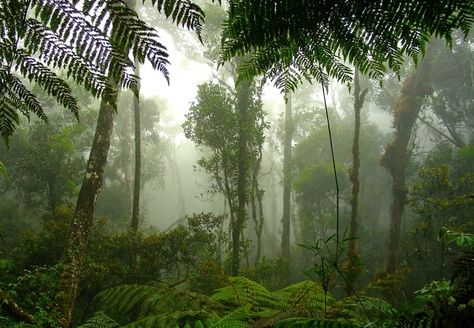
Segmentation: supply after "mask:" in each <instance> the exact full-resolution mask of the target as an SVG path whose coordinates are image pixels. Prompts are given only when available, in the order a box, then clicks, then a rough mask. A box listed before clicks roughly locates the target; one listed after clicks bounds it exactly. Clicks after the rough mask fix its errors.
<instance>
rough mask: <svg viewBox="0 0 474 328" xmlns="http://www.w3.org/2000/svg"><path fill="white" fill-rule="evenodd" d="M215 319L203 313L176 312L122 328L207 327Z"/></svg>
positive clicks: (144, 319) (147, 318)
mask: <svg viewBox="0 0 474 328" xmlns="http://www.w3.org/2000/svg"><path fill="white" fill-rule="evenodd" d="M216 320H217V317H216V316H215V315H213V314H210V313H207V312H205V311H176V312H173V313H167V314H160V315H151V316H147V317H145V318H143V319H140V320H137V321H134V322H131V323H129V324H127V325H125V326H124V328H142V327H151V328H161V327H177V328H178V327H209V326H212V322H213V321H216Z"/></svg>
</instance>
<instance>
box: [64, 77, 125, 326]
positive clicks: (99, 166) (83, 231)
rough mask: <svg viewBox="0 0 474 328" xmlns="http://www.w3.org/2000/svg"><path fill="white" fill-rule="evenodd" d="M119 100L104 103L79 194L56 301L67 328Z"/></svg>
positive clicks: (100, 186) (102, 103)
mask: <svg viewBox="0 0 474 328" xmlns="http://www.w3.org/2000/svg"><path fill="white" fill-rule="evenodd" d="M110 85H111V87H112V88H113V89H115V90H116V89H117V84H116V83H115V82H112V83H110ZM116 97H117V95H116V94H115V96H114V98H113V99H110V100H109V102H106V101H105V100H102V102H101V104H100V109H99V117H98V119H97V127H96V132H95V136H94V140H93V142H92V148H91V151H90V155H89V160H88V162H87V168H86V173H85V176H84V180H83V182H82V186H81V190H80V191H79V197H78V199H77V203H76V209H75V212H74V216H73V219H72V222H71V226H70V233H69V238H68V243H67V246H66V250H65V252H64V255H63V258H62V265H63V267H62V271H61V274H60V279H59V293H58V295H57V300H56V301H57V304H58V306H59V308H60V311H61V312H62V319H61V323H62V325H63V327H69V325H70V322H71V318H72V312H73V309H74V303H75V300H76V296H77V291H78V287H79V281H80V276H81V271H82V267H83V263H84V258H85V254H86V246H87V239H88V237H89V232H90V229H91V227H92V224H93V217H94V211H95V208H96V202H97V196H98V195H99V192H100V190H101V188H102V183H103V177H104V168H105V165H106V163H107V155H108V152H109V148H110V138H111V135H112V130H113V122H114V114H115V109H114V107H113V106H112V104H116V101H117V98H116Z"/></svg>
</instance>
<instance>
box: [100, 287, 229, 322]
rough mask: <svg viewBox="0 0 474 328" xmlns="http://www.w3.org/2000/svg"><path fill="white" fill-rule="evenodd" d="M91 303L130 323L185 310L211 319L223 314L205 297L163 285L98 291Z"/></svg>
mask: <svg viewBox="0 0 474 328" xmlns="http://www.w3.org/2000/svg"><path fill="white" fill-rule="evenodd" d="M94 302H95V304H96V306H97V308H100V309H101V310H103V311H105V312H106V313H108V314H109V315H112V316H114V317H119V316H121V317H126V318H125V319H129V320H134V319H135V318H134V317H137V316H138V317H144V316H156V317H159V316H163V315H165V314H170V313H176V312H180V313H181V312H186V311H204V312H205V313H208V316H210V315H211V314H215V315H217V314H218V313H220V312H222V311H223V307H222V306H221V305H220V304H218V303H216V302H214V301H212V300H211V299H209V297H207V296H205V295H200V294H196V293H191V292H187V291H181V290H177V289H173V288H169V287H165V286H159V287H155V286H146V285H122V286H118V287H115V288H111V289H107V290H105V291H103V292H101V293H100V294H98V295H97V296H96V297H95V300H94Z"/></svg>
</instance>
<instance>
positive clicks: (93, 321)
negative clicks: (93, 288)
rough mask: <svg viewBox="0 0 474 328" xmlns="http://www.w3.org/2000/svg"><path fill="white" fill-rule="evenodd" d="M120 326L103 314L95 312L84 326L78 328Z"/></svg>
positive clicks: (111, 327) (112, 327) (115, 327)
mask: <svg viewBox="0 0 474 328" xmlns="http://www.w3.org/2000/svg"><path fill="white" fill-rule="evenodd" d="M118 327H120V325H119V324H118V323H117V322H116V321H115V320H114V319H112V318H111V317H109V316H108V315H106V314H105V313H104V312H102V311H99V312H96V313H95V314H94V315H93V316H92V317H91V318H89V319H88V320H87V321H86V322H85V323H84V324H82V325H80V326H79V327H78V328H118Z"/></svg>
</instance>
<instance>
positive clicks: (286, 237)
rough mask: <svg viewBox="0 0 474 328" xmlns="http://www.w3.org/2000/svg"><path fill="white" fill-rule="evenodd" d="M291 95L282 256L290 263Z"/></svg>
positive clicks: (287, 113)
mask: <svg viewBox="0 0 474 328" xmlns="http://www.w3.org/2000/svg"><path fill="white" fill-rule="evenodd" d="M291 106H292V103H291V95H289V94H287V95H286V96H285V136H284V140H283V218H282V220H281V222H282V226H283V229H282V236H281V256H282V257H283V260H284V261H286V264H287V265H288V267H289V264H290V216H291V215H290V214H291V142H292V140H293V117H292V113H291V110H292V108H291Z"/></svg>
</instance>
